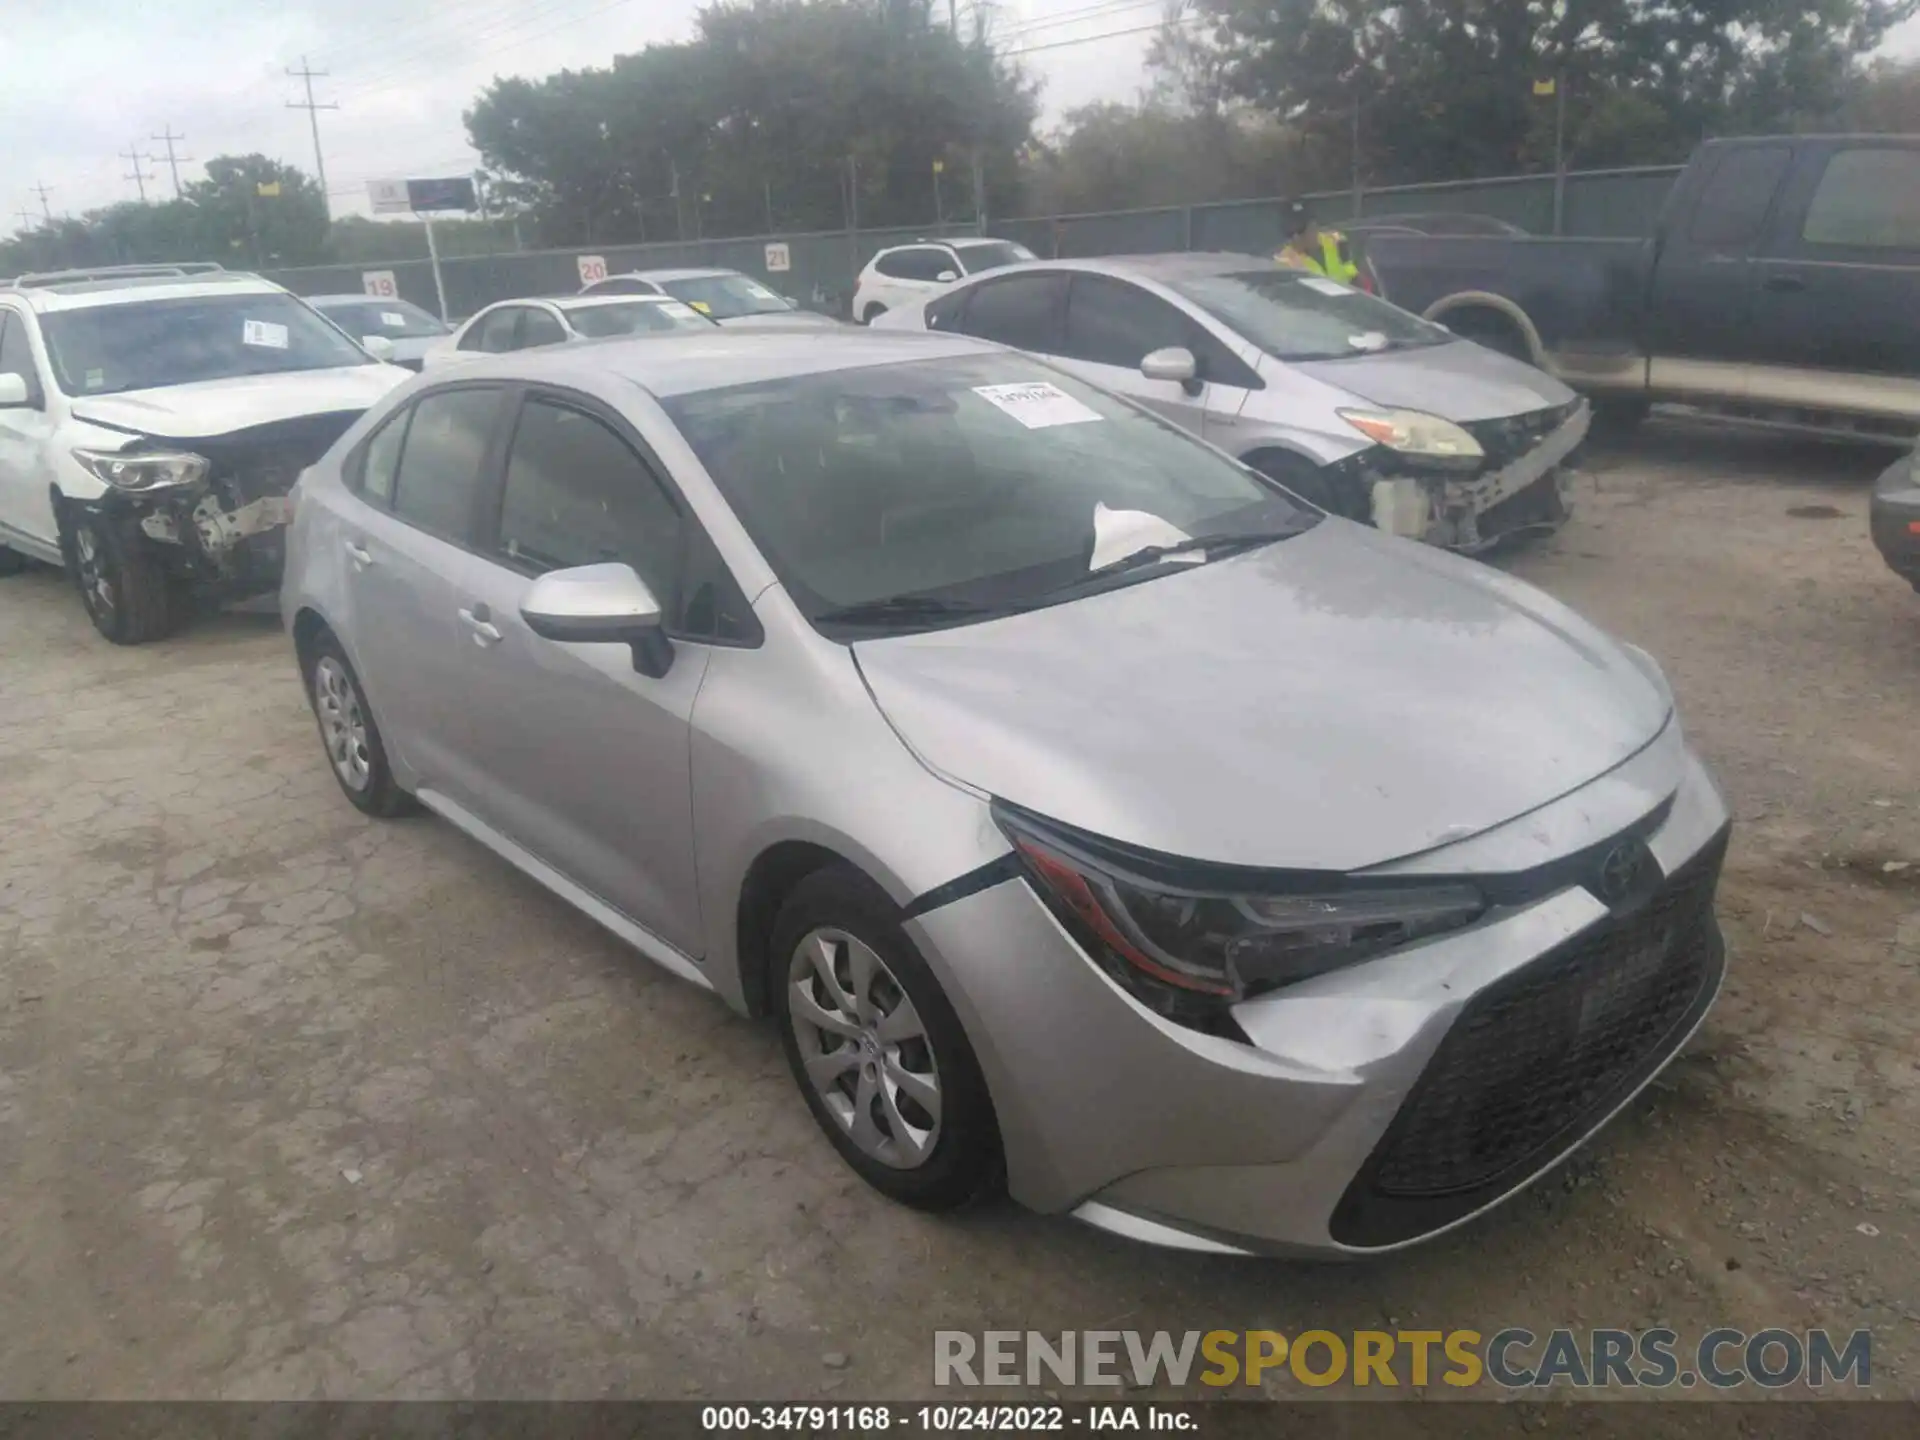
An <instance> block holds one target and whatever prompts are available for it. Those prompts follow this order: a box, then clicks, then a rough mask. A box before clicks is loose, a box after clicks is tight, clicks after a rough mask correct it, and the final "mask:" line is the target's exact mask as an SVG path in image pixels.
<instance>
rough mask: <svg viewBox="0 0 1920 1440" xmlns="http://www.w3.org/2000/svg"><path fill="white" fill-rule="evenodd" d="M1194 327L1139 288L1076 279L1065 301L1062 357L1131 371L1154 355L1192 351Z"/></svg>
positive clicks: (1082, 277)
mask: <svg viewBox="0 0 1920 1440" xmlns="http://www.w3.org/2000/svg"><path fill="white" fill-rule="evenodd" d="M1193 328H1194V327H1193V325H1192V324H1191V323H1190V322H1189V321H1188V320H1187V317H1186V316H1184V315H1182V314H1181V313H1180V312H1179V311H1178V310H1176V309H1174V308H1173V306H1171V305H1169V304H1168V303H1167V302H1166V301H1164V300H1162V299H1161V298H1160V297H1159V296H1157V295H1149V294H1148V293H1147V292H1146V291H1144V290H1142V289H1141V288H1140V287H1139V286H1137V285H1128V284H1126V283H1125V282H1124V281H1120V280H1108V279H1105V278H1103V277H1101V276H1098V275H1076V276H1075V277H1074V280H1073V289H1072V290H1071V291H1070V292H1069V294H1068V296H1067V330H1066V339H1065V341H1064V342H1063V344H1062V345H1061V348H1060V353H1061V354H1062V355H1065V356H1068V357H1070V358H1071V359H1074V360H1086V361H1091V362H1092V363H1094V364H1096V365H1120V366H1124V367H1125V368H1127V369H1129V370H1134V369H1138V368H1139V365H1140V362H1141V361H1142V360H1144V359H1145V358H1146V357H1147V356H1148V355H1150V354H1152V353H1153V352H1154V351H1155V350H1164V349H1166V348H1167V347H1169V346H1173V345H1181V346H1189V347H1190V344H1191V340H1190V337H1191V336H1192V333H1193Z"/></svg>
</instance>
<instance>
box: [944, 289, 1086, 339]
mask: <svg viewBox="0 0 1920 1440" xmlns="http://www.w3.org/2000/svg"><path fill="white" fill-rule="evenodd" d="M1066 295H1067V277H1066V276H1065V275H1061V274H1057V273H1055V274H1038V275H1009V276H1008V277H1007V278H1006V279H1004V280H989V281H987V282H986V283H985V284H984V285H979V286H976V287H975V288H974V290H973V291H972V298H971V299H969V300H968V301H967V307H966V311H965V313H964V314H963V315H962V316H961V318H960V320H959V322H958V323H957V324H956V325H955V326H954V327H953V328H954V329H956V330H960V331H963V332H965V333H966V334H968V335H978V336H979V337H980V338H981V339H982V340H993V341H996V342H997V343H999V344H1001V345H1011V346H1013V347H1014V349H1016V350H1034V351H1037V352H1039V353H1040V354H1042V355H1050V354H1053V353H1055V352H1056V351H1058V350H1059V348H1060V311H1061V307H1062V306H1063V304H1064V303H1065V301H1066ZM941 328H942V329H944V328H946V327H944V326H942V327H941Z"/></svg>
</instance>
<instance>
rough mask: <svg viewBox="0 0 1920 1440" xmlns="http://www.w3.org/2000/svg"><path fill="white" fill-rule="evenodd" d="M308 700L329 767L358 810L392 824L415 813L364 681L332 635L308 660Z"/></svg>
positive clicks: (322, 638) (319, 641)
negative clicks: (390, 760)
mask: <svg viewBox="0 0 1920 1440" xmlns="http://www.w3.org/2000/svg"><path fill="white" fill-rule="evenodd" d="M306 681H307V700H308V702H309V703H310V704H311V705H312V706H313V718H314V721H315V723H317V724H318V725H319V727H320V743H321V745H322V746H323V747H325V749H326V752H327V766H328V768H329V769H331V770H332V771H333V778H334V779H335V780H336V781H338V782H339V785H340V791H341V793H342V794H344V795H345V796H346V797H347V799H348V800H349V801H351V802H352V804H353V806H354V808H355V809H357V810H359V811H361V812H363V813H364V814H367V815H372V816H374V817H376V818H378V819H382V820H390V819H392V818H393V817H394V816H396V815H401V814H405V813H406V812H407V811H408V810H410V809H411V808H412V807H413V797H412V796H410V795H408V794H407V792H406V791H404V790H402V789H401V788H400V785H399V782H398V781H396V780H395V779H394V778H393V767H392V765H391V764H389V763H388V760H387V747H386V742H385V741H383V740H382V739H381V738H380V727H379V726H378V725H376V724H374V720H373V711H372V710H371V709H369V708H368V706H367V702H366V696H365V694H364V692H363V691H362V690H361V688H360V677H359V676H358V675H357V674H355V673H354V669H353V665H352V663H351V662H350V661H349V660H348V659H347V656H346V652H345V651H344V650H342V649H341V648H340V642H339V641H338V640H336V639H334V637H333V636H332V635H330V634H324V635H322V636H320V637H319V639H317V640H316V641H315V642H314V643H313V646H312V649H311V651H310V652H309V654H308V656H307V673H306Z"/></svg>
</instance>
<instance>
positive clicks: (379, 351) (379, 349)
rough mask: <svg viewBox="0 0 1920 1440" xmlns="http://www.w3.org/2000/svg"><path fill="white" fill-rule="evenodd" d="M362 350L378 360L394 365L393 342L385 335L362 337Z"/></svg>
mask: <svg viewBox="0 0 1920 1440" xmlns="http://www.w3.org/2000/svg"><path fill="white" fill-rule="evenodd" d="M360 348H361V349H362V350H364V351H366V352H367V353H368V354H369V355H371V356H372V357H373V358H374V359H376V360H382V361H385V362H386V363H388V364H392V363H393V341H391V340H389V339H388V338H387V337H386V336H384V335H362V336H361V337H360Z"/></svg>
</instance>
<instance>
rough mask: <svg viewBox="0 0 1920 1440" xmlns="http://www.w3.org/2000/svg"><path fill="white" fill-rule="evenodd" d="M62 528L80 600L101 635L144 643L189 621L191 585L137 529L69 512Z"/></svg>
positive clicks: (126, 642)
mask: <svg viewBox="0 0 1920 1440" xmlns="http://www.w3.org/2000/svg"><path fill="white" fill-rule="evenodd" d="M60 528H61V542H62V549H63V550H64V551H65V553H66V562H67V569H68V571H69V573H71V574H72V576H73V580H74V584H75V586H76V587H77V588H78V589H79V591H80V603H81V604H82V605H84V606H85V607H86V611H87V618H88V619H90V620H91V621H93V628H94V629H96V630H98V631H99V632H100V633H101V635H103V636H105V637H106V638H107V639H108V640H110V641H112V642H113V643H114V644H115V645H144V644H146V643H147V642H148V641H149V640H159V639H163V638H164V637H166V636H168V635H171V634H172V633H173V632H174V631H175V630H178V629H179V628H180V626H181V625H182V624H183V623H185V621H186V618H187V614H188V612H189V610H190V609H191V608H192V607H191V604H190V597H189V595H188V594H187V591H186V587H185V586H184V585H183V584H182V583H181V582H180V581H178V580H176V579H175V578H174V577H173V576H171V575H169V574H167V572H166V570H165V568H164V567H163V566H162V565H161V564H160V561H159V559H158V558H157V557H156V556H155V555H153V554H152V552H151V551H150V550H149V549H148V547H147V544H146V542H145V539H144V537H142V536H141V534H140V532H139V531H138V530H137V529H136V528H135V527H133V526H132V525H129V524H127V523H126V522H124V521H118V520H114V519H111V518H109V517H107V516H103V515H94V514H89V513H87V512H85V511H76V510H69V511H68V513H67V515H66V517H65V523H64V524H62V526H61V527H60Z"/></svg>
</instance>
